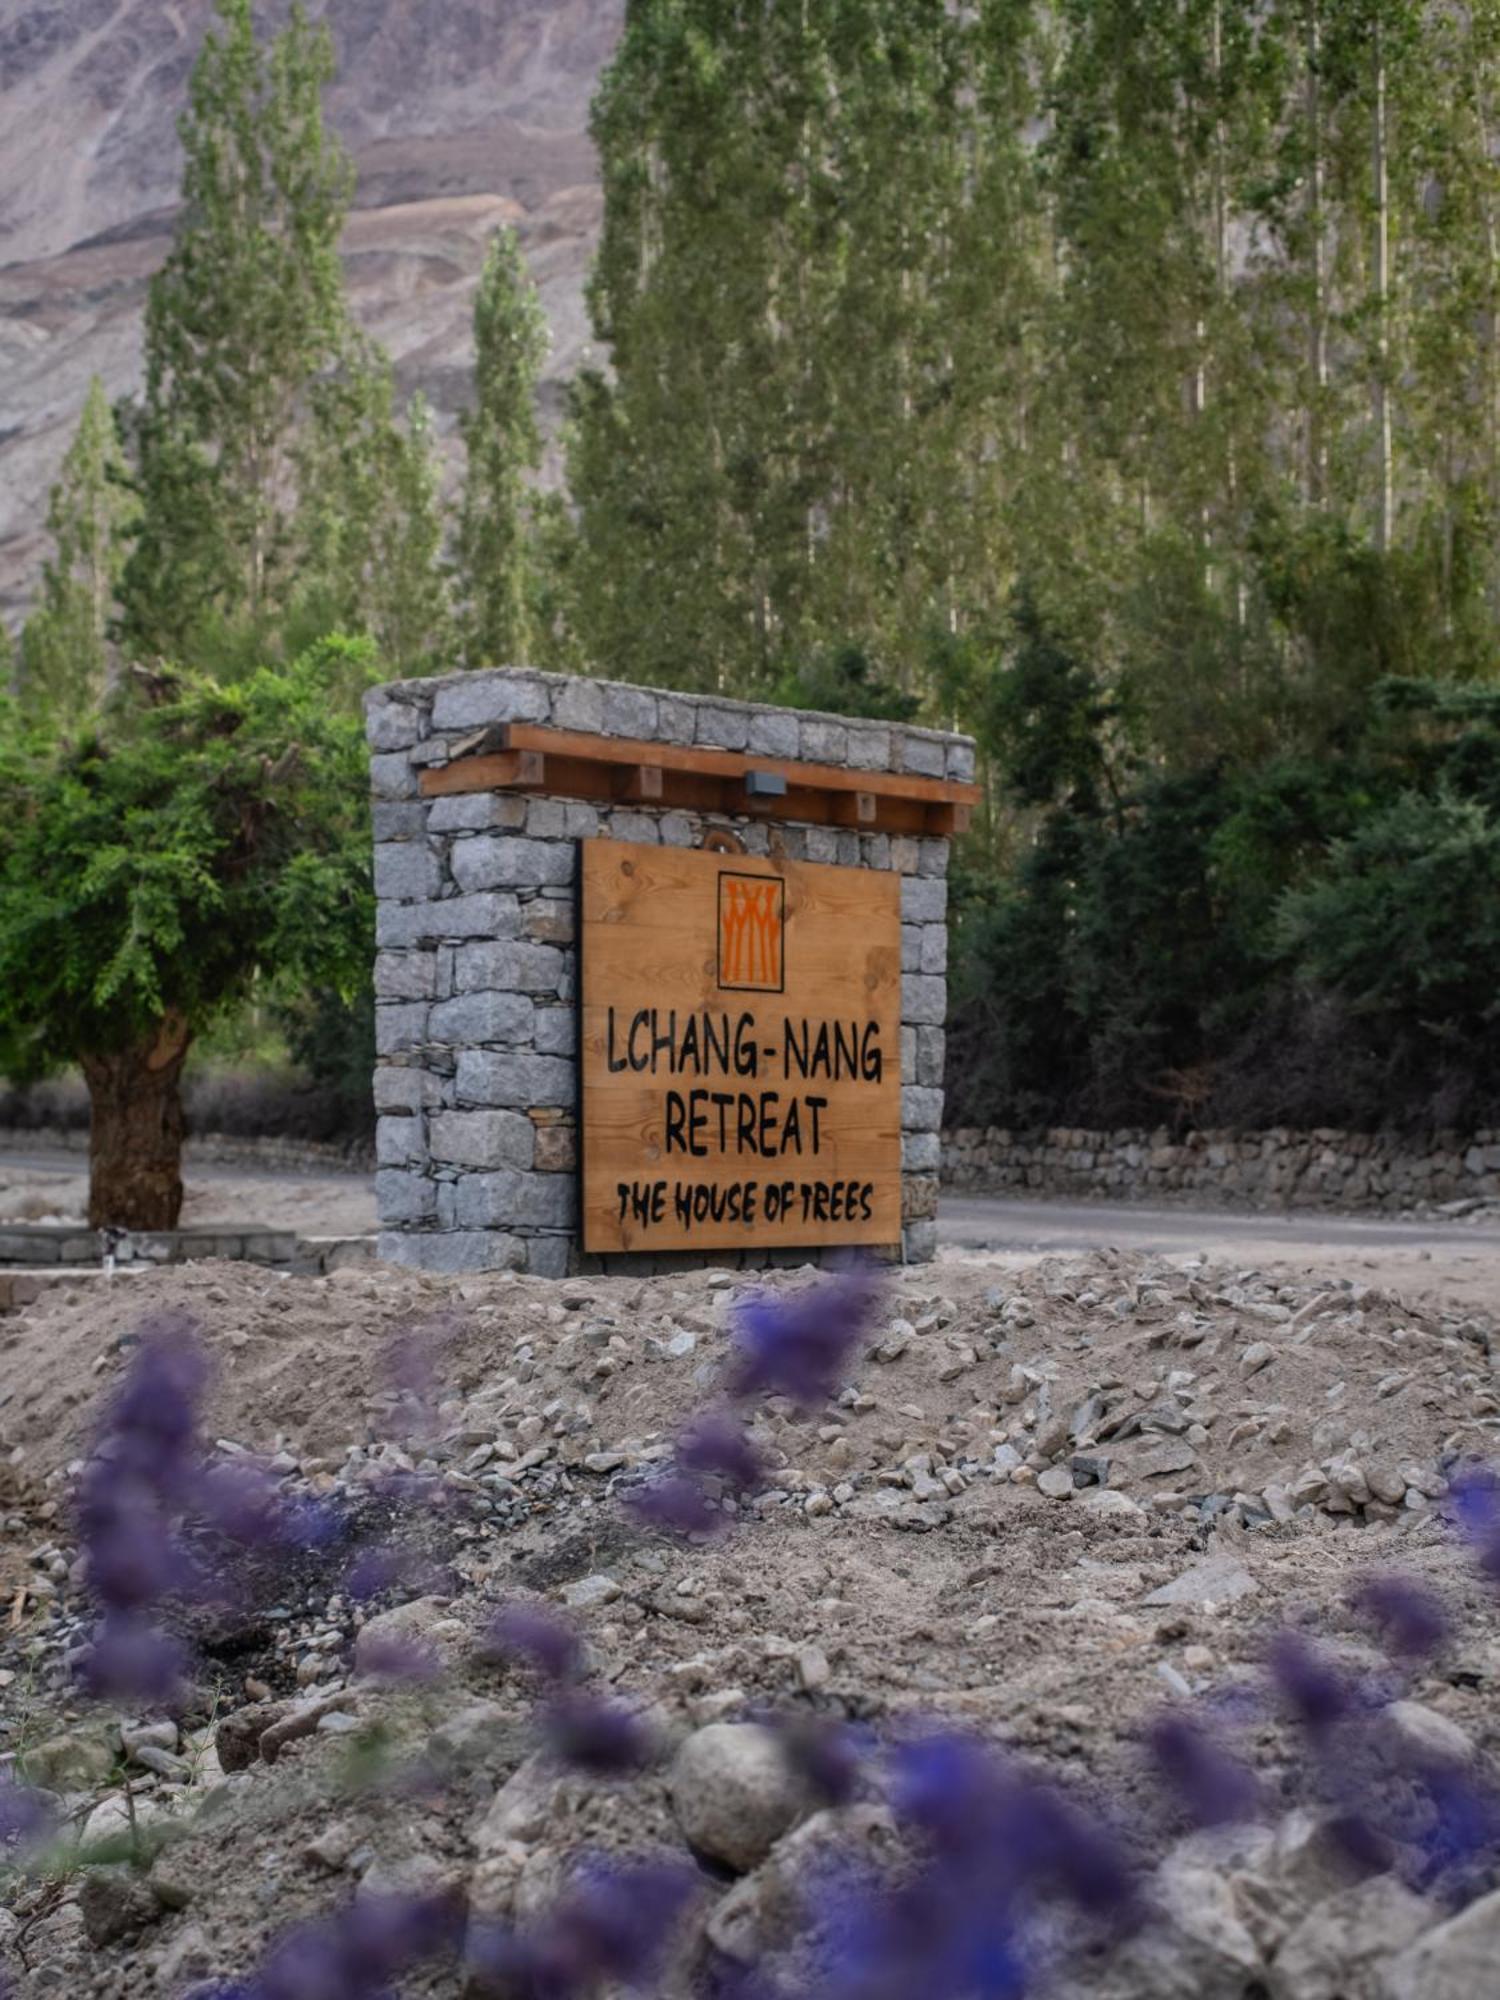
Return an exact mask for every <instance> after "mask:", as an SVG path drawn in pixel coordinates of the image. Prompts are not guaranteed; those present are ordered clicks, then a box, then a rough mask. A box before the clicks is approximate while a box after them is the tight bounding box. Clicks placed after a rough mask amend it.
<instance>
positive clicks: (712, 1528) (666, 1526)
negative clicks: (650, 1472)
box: [624, 1472, 727, 1535]
mask: <svg viewBox="0 0 1500 2000" xmlns="http://www.w3.org/2000/svg"><path fill="white" fill-rule="evenodd" d="M624 1504H625V1507H626V1509H627V1511H628V1512H630V1513H631V1514H634V1516H635V1517H636V1519H637V1520H638V1521H640V1522H641V1523H642V1524H643V1525H644V1526H645V1527H648V1528H655V1529H657V1530H659V1531H660V1532H661V1533H663V1534H668V1535H714V1534H718V1533H719V1532H720V1531H721V1530H722V1529H723V1528H724V1527H725V1526H726V1525H727V1522H726V1517H725V1516H724V1515H723V1514H721V1513H720V1512H719V1511H718V1509H717V1508H715V1507H711V1506H710V1505H709V1500H708V1495H707V1494H706V1493H705V1492H704V1490H703V1486H702V1483H701V1482H700V1481H699V1480H697V1479H694V1478H691V1477H689V1476H688V1475H687V1474H686V1473H677V1472H668V1473H664V1474H663V1475H662V1476H661V1477H659V1478H657V1479H652V1480H649V1481H648V1482H647V1483H646V1484H645V1485H644V1486H634V1487H632V1488H631V1490H630V1491H629V1492H628V1493H627V1494H626V1495H625V1498H624Z"/></svg>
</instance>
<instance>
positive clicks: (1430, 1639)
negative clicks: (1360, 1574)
mask: <svg viewBox="0 0 1500 2000" xmlns="http://www.w3.org/2000/svg"><path fill="white" fill-rule="evenodd" d="M1353 1603H1354V1605H1355V1608H1356V1609H1357V1610H1360V1611H1363V1612H1365V1613H1366V1614H1367V1615H1368V1616H1369V1618H1370V1619H1371V1621H1372V1622H1373V1623H1374V1624H1375V1625H1377V1626H1378V1627H1379V1628H1380V1633H1381V1636H1382V1637H1383V1638H1384V1640H1385V1643H1386V1645H1387V1646H1388V1647H1389V1648H1390V1650H1391V1652H1393V1653H1394V1654H1395V1655H1396V1657H1397V1658H1398V1659H1403V1660H1421V1659H1426V1658H1427V1657H1428V1656H1429V1655H1431V1654H1433V1653H1438V1652H1441V1651H1442V1649H1443V1647H1444V1646H1445V1645H1446V1644H1447V1641H1448V1620H1447V1616H1446V1614H1445V1613H1444V1610H1443V1607H1442V1605H1441V1604H1440V1603H1439V1602H1438V1600H1437V1598H1436V1597H1435V1596H1434V1595H1433V1593H1432V1592H1431V1591H1430V1590H1428V1589H1427V1588H1426V1586H1425V1585H1423V1584H1420V1583H1417V1582H1416V1581H1415V1580H1414V1579H1413V1578H1411V1577H1407V1576H1372V1577H1370V1578H1368V1579H1367V1580H1366V1581H1365V1582H1364V1583H1362V1584H1361V1585H1360V1586H1359V1588H1358V1590H1356V1591H1355V1593H1354V1596H1353Z"/></svg>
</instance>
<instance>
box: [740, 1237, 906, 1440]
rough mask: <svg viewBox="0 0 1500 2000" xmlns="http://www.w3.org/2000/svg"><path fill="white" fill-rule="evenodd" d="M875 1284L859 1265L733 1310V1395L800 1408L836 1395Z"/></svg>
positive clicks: (757, 1298)
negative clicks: (787, 1401) (780, 1399)
mask: <svg viewBox="0 0 1500 2000" xmlns="http://www.w3.org/2000/svg"><path fill="white" fill-rule="evenodd" d="M875 1297H876V1284H875V1280H874V1278H873V1277H872V1276H871V1274H870V1273H869V1272H868V1271H867V1270H865V1269H864V1268H863V1267H860V1268H857V1269H855V1270H852V1271H848V1272H844V1273H841V1274H840V1276H839V1277H837V1278H835V1279H833V1280H831V1281H829V1282H827V1283H824V1284H818V1285H810V1286H808V1287H807V1288H805V1289H804V1290H802V1291H799V1292H793V1293H791V1294H789V1295H788V1296H787V1297H785V1298H778V1297H776V1296H774V1295H773V1294H771V1293H769V1292H763V1293H760V1294H758V1295H756V1296H754V1297H751V1298H748V1299H745V1300H742V1301H741V1302H740V1304H739V1306H738V1307H737V1309H736V1316H737V1319H738V1337H737V1347H738V1352H737V1356H736V1361H735V1365H734V1368H733V1369H732V1371H731V1375H730V1382H729V1388H730V1393H731V1394H732V1395H734V1396H735V1397H737V1398H739V1399H741V1400H743V1399H745V1398H747V1397H750V1396H777V1395H780V1396H789V1397H790V1398H791V1400H792V1401H793V1402H794V1403H797V1404H800V1405H801V1406H802V1407H803V1408H805V1409H811V1408H816V1407H817V1406H818V1405H819V1404H821V1403H826V1402H827V1401H828V1400H829V1398H830V1397H831V1396H833V1395H834V1394H835V1393H836V1392H837V1390H838V1386H839V1382H840V1380H841V1378H842V1376H843V1374H844V1371H845V1369H846V1367H847V1365H848V1362H849V1358H850V1356H851V1354H852V1353H853V1352H854V1349H855V1347H856V1346H857V1345H858V1343H859V1340H860V1337H861V1335H862V1334H863V1332H864V1330H865V1327H866V1325H867V1324H868V1322H869V1318H870V1314H871V1311H872V1309H873V1306H874V1303H875Z"/></svg>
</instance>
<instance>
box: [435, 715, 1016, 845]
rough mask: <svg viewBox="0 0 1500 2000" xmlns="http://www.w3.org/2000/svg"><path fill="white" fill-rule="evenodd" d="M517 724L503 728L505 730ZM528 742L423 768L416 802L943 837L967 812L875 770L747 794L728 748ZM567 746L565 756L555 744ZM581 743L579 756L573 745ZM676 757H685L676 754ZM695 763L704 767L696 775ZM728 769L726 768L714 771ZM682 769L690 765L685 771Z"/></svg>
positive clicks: (795, 779) (536, 738)
mask: <svg viewBox="0 0 1500 2000" xmlns="http://www.w3.org/2000/svg"><path fill="white" fill-rule="evenodd" d="M519 727H520V725H507V728H508V729H509V730H512V731H514V730H516V729H519ZM526 727H527V733H528V738H529V739H530V740H528V742H527V743H526V744H525V745H524V746H523V745H519V744H518V745H516V746H515V747H512V748H510V749H506V750H500V751H492V752H490V753H488V754H485V755H480V756H470V757H463V758H459V759H456V760H455V761H454V762H453V763H451V764H439V765H430V766H429V767H428V768H427V769H425V770H424V771H422V772H421V774H420V777H419V780H418V783H419V787H420V790H421V793H422V796H423V797H424V798H445V797H449V796H451V795H453V794H455V793H464V792H485V791H511V790H527V791H534V790H538V789H545V790H546V791H547V792H548V793H549V794H551V795H553V796H555V797H558V798H574V799H594V800H604V801H622V802H628V801H631V800H636V801H639V802H640V803H643V804H652V805H660V806H668V807H677V808H679V809H680V810H682V811H684V812H692V813H705V814H709V815H715V814H722V815H723V816H724V818H726V819H730V818H736V817H751V818H755V819H768V820H788V821H801V822H803V823H804V824H809V825H813V826H842V827H851V828H855V829H857V830H858V831H860V832H864V833H886V834H914V835H922V834H948V833H951V832H957V831H961V830H962V827H963V824H964V822H965V821H966V820H967V817H968V813H969V807H968V804H967V802H966V800H964V799H955V800H943V799H938V800H930V799H927V798H923V797H917V798H913V797H910V796H907V795H905V794H904V793H902V792H897V793H890V792H886V791H884V790H882V789H881V786H882V781H883V777H884V775H885V774H882V773H880V772H878V771H863V772H839V773H838V774H837V775H838V776H839V777H840V778H841V779H844V780H847V781H848V782H847V783H845V784H841V785H839V786H837V787H825V786H824V785H822V784H821V783H820V782H819V773H820V772H821V771H822V770H824V769H825V768H826V767H824V766H820V765H815V764H801V763H794V762H788V763H785V764H783V765H781V766H779V767H778V769H777V772H776V774H775V779H776V783H777V785H778V786H779V785H780V784H781V783H783V782H784V783H785V790H784V791H781V790H777V791H774V792H772V793H771V794H770V795H762V796H755V795H754V794H752V793H750V792H749V791H748V789H747V787H746V784H745V779H746V776H747V775H748V771H747V769H746V768H745V767H746V766H747V765H749V764H750V763H751V760H749V759H746V758H742V757H739V756H738V755H737V754H736V753H734V752H730V751H726V752H718V751H695V752H691V753H687V754H686V758H685V763H684V764H673V763H670V762H668V761H667V758H668V752H669V751H672V750H674V749H676V747H677V746H674V745H669V744H663V745H660V746H657V745H652V744H632V745H631V746H630V747H631V748H633V749H634V750H636V751H638V752H644V753H645V754H644V756H640V757H637V758H636V759H635V760H634V761H632V762H625V761H623V760H622V759H619V758H616V757H614V756H610V757H607V758H606V757H600V756H596V755H595V754H593V753H594V751H595V749H596V747H597V746H598V745H600V744H607V745H609V746H610V748H611V749H615V748H618V747H619V745H620V742H621V739H618V738H608V737H592V736H586V735H583V734H582V733H581V732H570V731H564V730H550V731H549V730H542V729H536V730H532V729H531V728H530V725H527V726H526ZM541 741H551V742H553V743H554V744H555V745H557V746H558V747H556V748H554V749H552V750H548V751H543V750H541V749H539V748H537V747H535V746H536V744H537V743H538V742H541ZM564 744H567V745H568V746H569V748H568V749H567V750H566V751H565V750H564V749H563V748H562V746H563V745H564ZM579 744H581V745H584V746H586V748H585V750H584V751H583V752H582V753H580V752H579V751H578V750H577V749H574V748H572V747H571V746H573V745H579ZM678 754H679V755H680V756H681V755H683V753H681V752H679V753H678ZM699 763H706V764H708V765H710V767H711V768H709V769H706V770H705V769H699V768H696V766H697V765H698V764H699ZM723 764H728V765H730V766H731V767H732V768H731V769H730V770H728V771H724V770H722V769H720V768H718V767H719V766H720V765H723ZM689 766H690V767H689ZM895 775H896V777H897V779H898V780H899V781H900V782H902V783H903V784H905V785H909V784H914V783H920V784H921V785H922V786H923V788H924V789H928V788H934V787H935V788H937V789H940V790H942V791H945V792H949V793H958V794H963V795H973V796H976V797H977V795H978V793H977V788H976V787H974V786H971V785H957V784H948V783H946V782H944V783H942V784H941V785H940V784H939V781H938V780H936V779H924V780H913V779H904V778H902V777H901V774H899V773H898V774H895Z"/></svg>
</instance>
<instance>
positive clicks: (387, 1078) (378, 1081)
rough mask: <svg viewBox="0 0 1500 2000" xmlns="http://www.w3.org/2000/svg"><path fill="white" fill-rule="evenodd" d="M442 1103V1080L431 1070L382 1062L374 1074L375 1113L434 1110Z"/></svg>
mask: <svg viewBox="0 0 1500 2000" xmlns="http://www.w3.org/2000/svg"><path fill="white" fill-rule="evenodd" d="M442 1102H443V1079H442V1078H441V1077H440V1076H434V1075H433V1073H432V1072H431V1071H430V1070H425V1069H414V1068H401V1067H399V1066H398V1065H397V1064H395V1063H382V1064H381V1065H380V1067H379V1068H378V1069H377V1070H376V1072H375V1109H376V1110H377V1111H398V1112H399V1111H406V1112H414V1111H434V1110H436V1109H438V1107H439V1106H440V1105H441V1104H442Z"/></svg>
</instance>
